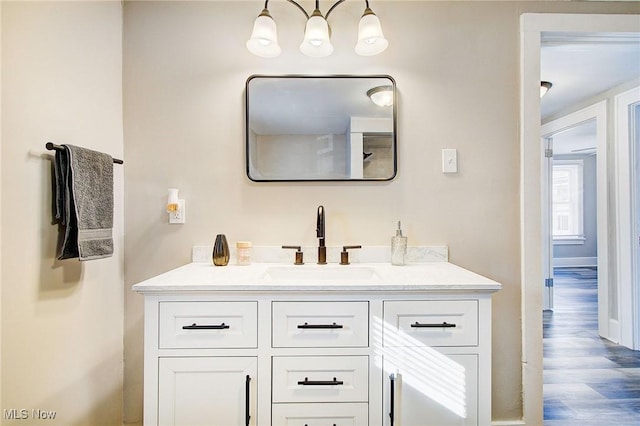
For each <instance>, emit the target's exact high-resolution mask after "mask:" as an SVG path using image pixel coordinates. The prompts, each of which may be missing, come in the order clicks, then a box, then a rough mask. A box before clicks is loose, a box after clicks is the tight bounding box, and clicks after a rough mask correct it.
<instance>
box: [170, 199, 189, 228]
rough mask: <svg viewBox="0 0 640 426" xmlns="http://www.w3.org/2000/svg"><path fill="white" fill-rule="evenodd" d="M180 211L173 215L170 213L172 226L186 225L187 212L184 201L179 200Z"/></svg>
mask: <svg viewBox="0 0 640 426" xmlns="http://www.w3.org/2000/svg"><path fill="white" fill-rule="evenodd" d="M178 206H179V208H178V210H177V211H175V212H172V213H169V223H170V224H182V223H185V220H186V210H185V203H184V200H178Z"/></svg>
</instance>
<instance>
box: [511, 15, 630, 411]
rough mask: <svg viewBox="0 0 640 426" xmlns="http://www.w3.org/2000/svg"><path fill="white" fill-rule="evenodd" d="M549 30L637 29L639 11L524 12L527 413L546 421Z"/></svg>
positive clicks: (523, 224)
mask: <svg viewBox="0 0 640 426" xmlns="http://www.w3.org/2000/svg"><path fill="white" fill-rule="evenodd" d="M546 31H559V32H592V33H597V32H604V33H618V34H623V33H638V32H640V20H639V19H638V16H637V15H590V14H536V13H533V14H523V15H522V17H521V37H520V43H521V63H520V65H521V67H520V70H521V87H520V88H521V91H520V100H521V104H520V113H521V115H520V117H521V127H520V152H521V182H520V183H521V210H520V211H521V279H522V331H523V346H522V369H523V378H522V381H523V396H524V404H523V408H524V417H525V419H526V422H527V424H542V423H543V420H542V406H543V395H542V370H543V366H542V350H541V349H542V321H541V313H542V299H543V298H542V285H541V283H542V281H543V270H542V264H543V261H542V249H541V248H542V200H541V194H542V192H541V191H542V189H541V185H542V184H541V181H542V179H541V172H542V161H541V160H540V135H541V132H540V127H541V124H540V116H541V115H540V111H541V110H540V80H541V78H540V77H541V75H540V47H541V35H542V33H543V32H546Z"/></svg>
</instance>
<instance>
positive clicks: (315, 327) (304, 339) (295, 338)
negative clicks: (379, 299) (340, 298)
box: [272, 301, 369, 348]
mask: <svg viewBox="0 0 640 426" xmlns="http://www.w3.org/2000/svg"><path fill="white" fill-rule="evenodd" d="M272 327H273V335H272V339H273V340H272V345H273V347H274V348H323V347H367V346H368V345H369V302H333V301H331V302H273V305H272Z"/></svg>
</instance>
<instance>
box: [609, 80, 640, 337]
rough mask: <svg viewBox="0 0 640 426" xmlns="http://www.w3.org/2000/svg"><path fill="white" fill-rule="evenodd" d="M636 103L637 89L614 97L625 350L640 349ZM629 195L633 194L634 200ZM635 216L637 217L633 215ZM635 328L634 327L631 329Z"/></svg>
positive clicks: (639, 97) (638, 99)
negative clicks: (631, 128) (633, 135)
mask: <svg viewBox="0 0 640 426" xmlns="http://www.w3.org/2000/svg"><path fill="white" fill-rule="evenodd" d="M637 102H640V87H636V88H634V89H631V90H628V91H626V92H624V93H621V94H619V95H617V96H616V97H615V120H616V125H615V135H616V136H615V139H616V144H615V159H616V186H615V187H616V199H617V200H618V210H617V213H618V214H617V217H616V219H617V220H616V237H617V244H616V248H617V260H618V262H617V271H618V282H619V283H620V286H619V292H618V307H619V311H620V312H619V320H620V321H619V323H620V343H621V344H622V345H624V346H626V347H628V348H633V349H636V350H637V349H640V336H639V333H640V330H639V329H640V327H638V326H637V325H638V318H637V315H638V309H639V308H640V306H639V305H640V302H639V301H638V297H639V296H638V293H639V290H640V288H638V283H637V279H635V278H636V277H637V275H636V273H637V270H638V269H637V268H638V265H637V262H636V258H637V250H638V248H637V247H638V243H637V238H638V229H636V225H635V220H634V218H635V217H636V216H635V214H634V212H635V206H634V204H635V202H637V191H638V188H636V187H635V186H636V185H635V173H634V171H633V168H632V165H633V162H634V161H635V158H636V156H637V153H636V151H635V148H634V147H633V144H632V142H633V139H632V138H631V137H630V135H629V126H630V125H631V124H632V122H631V121H630V120H629V105H631V104H634V103H637ZM633 194H636V196H635V197H634V195H633ZM636 214H637V213H636ZM634 324H635V327H634Z"/></svg>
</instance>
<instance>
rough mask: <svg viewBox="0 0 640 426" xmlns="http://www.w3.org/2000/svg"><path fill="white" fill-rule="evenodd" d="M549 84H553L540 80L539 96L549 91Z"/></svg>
mask: <svg viewBox="0 0 640 426" xmlns="http://www.w3.org/2000/svg"><path fill="white" fill-rule="evenodd" d="M551 86H553V84H551V83H550V82H548V81H541V82H540V97H543V96H544V95H546V94H547V92H548V91H549V89H551Z"/></svg>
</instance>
